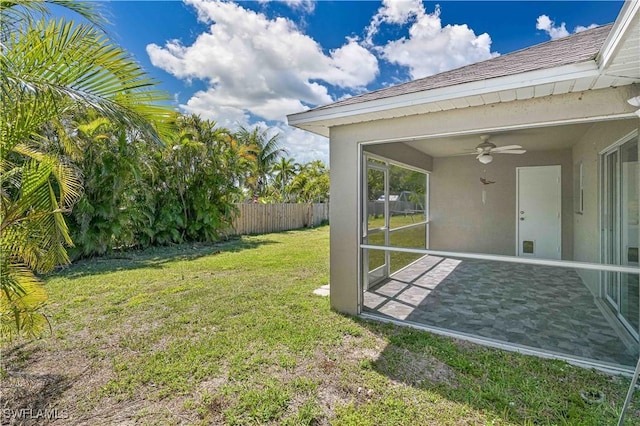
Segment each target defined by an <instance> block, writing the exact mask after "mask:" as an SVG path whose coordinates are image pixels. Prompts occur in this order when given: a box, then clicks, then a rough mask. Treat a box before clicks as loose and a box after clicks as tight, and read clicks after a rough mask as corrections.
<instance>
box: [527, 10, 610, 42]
mask: <svg viewBox="0 0 640 426" xmlns="http://www.w3.org/2000/svg"><path fill="white" fill-rule="evenodd" d="M597 26H598V25H597V24H591V25H589V26H586V27H585V26H582V25H578V26H577V27H575V28H574V30H573V32H574V33H580V32H582V31H586V30H589V29H591V28H595V27H597ZM536 29H538V30H542V31H544V32H546V33H547V34H548V35H549V37H551V40H555V39H558V38H562V37H566V36H568V35H569V34H571V33H570V32H569V31H568V30H567V25H566V24H565V23H564V22H562V23H561V24H560V25H556V23H555V22H554V21H553V20H552V19H551V18H549V17H548V16H547V15H540V16H538V20H537V21H536Z"/></svg>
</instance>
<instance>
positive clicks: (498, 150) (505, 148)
mask: <svg viewBox="0 0 640 426" xmlns="http://www.w3.org/2000/svg"><path fill="white" fill-rule="evenodd" d="M514 149H522V147H521V146H520V145H506V146H499V147H496V148H492V149H491V151H492V152H501V151H511V150H514Z"/></svg>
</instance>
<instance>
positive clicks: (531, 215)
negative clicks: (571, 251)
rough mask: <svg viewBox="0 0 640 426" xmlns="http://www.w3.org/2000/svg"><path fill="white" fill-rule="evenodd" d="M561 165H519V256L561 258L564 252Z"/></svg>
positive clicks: (517, 234)
mask: <svg viewBox="0 0 640 426" xmlns="http://www.w3.org/2000/svg"><path fill="white" fill-rule="evenodd" d="M560 177H561V167H560V166H539V167H518V168H517V169H516V181H517V191H518V193H517V212H516V221H517V230H516V238H517V251H516V253H517V254H518V256H523V257H537V258H542V259H560V257H561V255H562V236H561V220H562V214H561V213H562V210H561V204H562V197H561V189H560V188H561V187H560V185H561V183H560V182H561V181H560Z"/></svg>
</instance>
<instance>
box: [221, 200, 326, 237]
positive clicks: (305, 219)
mask: <svg viewBox="0 0 640 426" xmlns="http://www.w3.org/2000/svg"><path fill="white" fill-rule="evenodd" d="M236 207H237V208H238V216H237V217H236V218H235V219H234V221H233V225H232V229H231V230H230V232H229V233H230V234H231V235H246V234H268V233H270V232H280V231H288V230H291V229H299V228H307V227H314V226H318V225H320V224H321V223H322V222H326V221H328V220H329V204H327V203H314V204H292V203H286V204H258V203H255V204H249V203H243V204H236Z"/></svg>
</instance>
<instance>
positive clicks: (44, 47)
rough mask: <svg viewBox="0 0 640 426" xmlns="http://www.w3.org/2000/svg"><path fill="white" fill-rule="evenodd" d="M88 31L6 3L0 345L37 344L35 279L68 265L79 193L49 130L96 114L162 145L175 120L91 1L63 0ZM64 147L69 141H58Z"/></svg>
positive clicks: (25, 4) (0, 33)
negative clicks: (14, 340) (33, 339)
mask: <svg viewBox="0 0 640 426" xmlns="http://www.w3.org/2000/svg"><path fill="white" fill-rule="evenodd" d="M51 3H56V4H59V5H62V6H65V7H67V8H68V9H70V10H72V11H75V12H78V13H79V14H80V15H81V16H83V17H84V18H85V19H86V20H87V22H88V23H83V24H75V23H74V22H73V21H66V20H64V19H57V20H56V19H48V18H49V17H48V16H47V4H46V2H44V1H27V0H2V1H0V21H2V23H3V25H2V29H1V30H0V45H1V46H2V47H1V48H2V54H1V55H0V103H1V105H2V108H1V111H0V136H1V137H0V141H1V142H0V174H1V175H2V180H1V182H0V233H1V235H2V237H1V238H0V250H1V251H2V258H1V260H0V262H1V263H0V336H2V337H3V338H7V337H8V338H10V337H12V336H15V335H29V334H31V335H33V334H36V333H38V332H39V331H41V330H42V329H43V327H45V326H46V325H47V322H46V318H45V317H44V316H43V315H42V314H41V313H39V308H41V307H42V305H43V304H44V302H45V301H46V293H45V292H44V289H43V288H42V286H41V283H40V281H39V279H38V278H37V277H36V275H35V274H34V271H35V272H43V273H45V272H48V271H51V270H52V269H53V268H54V267H55V266H57V265H60V264H65V263H68V262H69V257H68V255H67V251H66V247H68V246H71V245H72V241H71V238H70V237H69V231H68V228H67V224H66V222H65V217H64V214H65V213H67V212H69V211H70V210H71V208H72V206H73V204H74V203H75V202H76V201H77V200H78V198H79V197H80V195H81V192H82V182H81V179H80V175H79V173H78V171H77V169H76V167H75V166H74V165H73V164H72V162H71V161H70V156H69V154H71V152H70V150H71V147H70V146H69V145H67V146H65V145H64V144H61V145H62V151H58V150H54V149H51V148H52V146H53V145H56V144H58V143H59V142H60V141H59V140H53V139H55V138H56V132H54V131H51V129H52V128H55V129H59V130H61V131H65V129H67V128H66V124H67V123H66V122H65V121H64V120H65V118H66V117H69V116H70V115H72V114H73V113H74V111H79V110H87V109H92V110H95V111H96V112H98V113H99V114H100V115H102V116H104V117H106V118H108V119H109V120H111V121H113V122H114V123H121V124H122V125H124V126H126V127H128V128H135V129H138V130H139V131H140V132H143V133H144V134H146V135H148V136H149V137H151V138H153V139H155V140H157V141H160V138H161V136H162V135H164V134H166V133H168V131H169V127H168V125H169V123H170V121H171V119H172V116H173V114H172V112H171V111H170V110H169V109H168V108H166V107H164V106H161V105H160V104H159V102H160V101H163V100H165V99H167V97H166V95H165V94H164V93H161V92H159V91H157V90H155V89H154V88H153V86H154V85H155V82H153V81H152V80H150V79H149V78H148V77H147V75H146V74H145V72H144V71H143V70H142V69H141V68H140V66H139V65H138V64H137V63H136V61H134V60H133V58H132V57H131V56H130V55H129V54H127V52H126V51H125V50H123V49H122V48H120V47H119V46H117V45H115V44H114V43H113V42H111V41H110V40H109V38H108V36H107V34H106V33H105V32H104V30H103V26H104V24H105V20H104V19H103V18H102V16H101V15H100V13H99V11H98V10H97V9H96V8H95V4H94V3H92V2H83V1H74V0H56V1H52V2H51ZM59 136H61V139H64V138H62V135H59Z"/></svg>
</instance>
